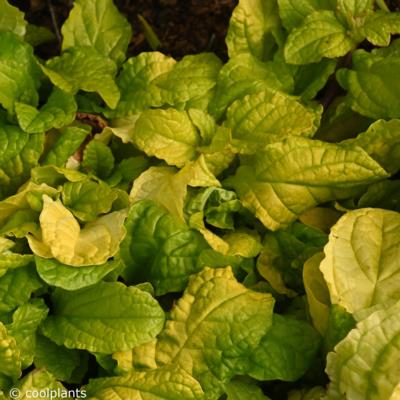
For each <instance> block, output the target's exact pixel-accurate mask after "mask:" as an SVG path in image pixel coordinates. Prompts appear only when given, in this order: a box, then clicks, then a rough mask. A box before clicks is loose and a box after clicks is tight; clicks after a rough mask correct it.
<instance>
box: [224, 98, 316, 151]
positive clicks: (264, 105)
mask: <svg viewBox="0 0 400 400" xmlns="http://www.w3.org/2000/svg"><path fill="white" fill-rule="evenodd" d="M321 113H322V108H321V107H318V106H314V107H306V106H304V105H303V104H301V103H300V102H298V101H297V100H296V98H294V97H291V96H288V95H285V94H283V93H281V92H275V91H262V92H259V93H256V94H251V95H248V96H246V97H244V98H243V99H242V100H237V101H235V102H234V103H233V104H232V105H231V106H230V107H229V109H228V112H227V120H226V124H227V126H228V127H230V128H232V138H233V139H234V140H235V142H234V145H235V146H237V148H238V151H239V152H245V153H254V152H256V151H258V150H259V149H260V148H262V147H263V146H264V145H266V144H269V143H273V142H280V141H281V140H282V139H283V138H284V137H285V136H290V135H293V136H306V137H310V136H312V135H313V133H314V132H315V131H316V130H317V128H318V125H319V119H320V116H321ZM236 141H237V142H236Z"/></svg>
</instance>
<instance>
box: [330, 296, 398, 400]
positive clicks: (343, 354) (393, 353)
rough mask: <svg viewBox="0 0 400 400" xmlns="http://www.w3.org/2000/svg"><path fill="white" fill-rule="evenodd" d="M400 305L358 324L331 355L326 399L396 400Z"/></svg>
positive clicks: (377, 312)
mask: <svg viewBox="0 0 400 400" xmlns="http://www.w3.org/2000/svg"><path fill="white" fill-rule="evenodd" d="M399 312H400V305H399V303H397V304H396V305H394V306H392V307H389V308H384V309H382V310H380V311H376V312H374V313H372V314H371V315H370V316H369V317H367V318H366V319H364V320H363V321H361V322H359V323H358V324H357V326H356V328H355V329H353V330H352V331H351V332H350V333H349V334H348V335H347V337H346V338H345V339H344V340H342V341H341V342H340V343H339V344H338V345H337V346H336V347H335V349H334V351H333V352H332V353H329V354H328V365H327V369H326V371H327V373H328V375H329V378H330V380H331V383H330V385H329V387H328V393H327V396H328V397H327V398H328V399H332V400H336V399H337V400H339V399H343V398H344V397H347V398H349V399H360V400H361V399H368V400H381V399H393V400H394V399H396V398H397V396H396V395H395V391H396V387H397V386H398V383H399V381H400V371H399V369H398V368H397V366H398V361H399V357H400V350H399V340H400V319H399Z"/></svg>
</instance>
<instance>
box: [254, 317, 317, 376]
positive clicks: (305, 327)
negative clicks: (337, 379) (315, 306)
mask: <svg viewBox="0 0 400 400" xmlns="http://www.w3.org/2000/svg"><path fill="white" fill-rule="evenodd" d="M320 343H321V340H320V337H319V335H318V333H317V332H316V331H315V330H314V328H313V327H312V326H311V325H309V324H308V323H306V322H304V321H300V320H296V319H293V318H289V317H285V316H282V315H279V314H274V316H273V322H272V326H271V328H270V329H269V330H268V332H267V333H266V335H265V336H264V337H263V338H262V339H261V342H260V344H259V345H258V346H257V348H256V350H255V351H254V352H253V354H252V356H251V366H250V369H249V371H248V374H249V375H250V376H251V377H253V378H255V379H258V380H262V381H265V380H267V381H268V380H275V379H279V380H282V381H290V382H292V381H296V380H297V379H299V378H300V377H302V376H303V375H304V374H305V372H306V371H307V370H308V368H309V367H310V366H311V365H312V363H313V362H314V361H315V357H316V355H317V351H318V348H319V346H320Z"/></svg>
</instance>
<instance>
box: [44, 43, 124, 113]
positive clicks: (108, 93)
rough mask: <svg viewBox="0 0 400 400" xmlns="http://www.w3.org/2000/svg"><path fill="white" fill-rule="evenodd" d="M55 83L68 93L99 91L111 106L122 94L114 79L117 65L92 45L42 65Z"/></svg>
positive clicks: (76, 49)
mask: <svg viewBox="0 0 400 400" xmlns="http://www.w3.org/2000/svg"><path fill="white" fill-rule="evenodd" d="M41 68H42V70H43V72H44V73H45V74H46V75H47V76H48V78H49V79H50V80H51V82H52V83H53V84H54V85H55V86H57V87H58V88H60V89H61V90H63V91H64V92H67V93H71V94H76V93H77V92H78V90H84V91H86V92H96V93H98V94H99V95H100V96H101V98H102V99H103V100H104V101H105V103H106V104H107V105H108V106H109V107H110V108H115V107H116V105H117V104H118V101H119V97H120V93H119V89H118V87H117V85H116V83H115V82H114V76H115V74H116V72H117V66H116V64H115V63H114V62H113V61H112V60H110V59H109V58H107V57H105V56H103V55H102V54H100V53H99V52H97V51H96V50H95V49H93V48H91V47H88V46H79V47H73V48H71V49H69V50H68V51H66V52H64V53H63V54H62V55H61V56H59V57H54V58H52V59H50V60H48V61H47V62H46V64H45V65H41Z"/></svg>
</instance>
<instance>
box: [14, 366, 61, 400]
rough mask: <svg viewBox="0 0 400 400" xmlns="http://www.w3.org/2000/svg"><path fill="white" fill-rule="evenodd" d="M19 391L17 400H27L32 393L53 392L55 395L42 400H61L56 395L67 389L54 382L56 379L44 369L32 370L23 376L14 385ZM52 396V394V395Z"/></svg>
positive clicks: (44, 397)
mask: <svg viewBox="0 0 400 400" xmlns="http://www.w3.org/2000/svg"><path fill="white" fill-rule="evenodd" d="M16 388H17V389H19V399H21V400H28V399H29V398H30V397H31V396H32V393H43V392H41V391H42V390H43V391H44V393H49V394H50V393H51V392H50V391H51V390H54V391H55V393H56V395H55V396H53V397H51V398H50V395H49V396H47V395H46V396H43V397H42V399H44V400H61V399H62V397H61V396H58V395H57V393H60V392H59V391H61V392H65V391H66V390H67V389H66V388H65V387H64V386H63V385H62V384H61V383H60V382H58V381H57V380H56V378H55V377H54V376H53V375H51V374H50V373H49V372H47V371H46V370H44V369H34V370H33V371H32V372H30V373H29V374H27V375H25V376H24V377H23V378H22V379H21V380H20V381H19V382H18V385H16ZM53 394H54V393H53Z"/></svg>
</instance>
